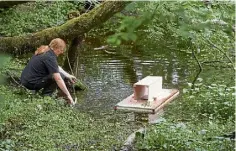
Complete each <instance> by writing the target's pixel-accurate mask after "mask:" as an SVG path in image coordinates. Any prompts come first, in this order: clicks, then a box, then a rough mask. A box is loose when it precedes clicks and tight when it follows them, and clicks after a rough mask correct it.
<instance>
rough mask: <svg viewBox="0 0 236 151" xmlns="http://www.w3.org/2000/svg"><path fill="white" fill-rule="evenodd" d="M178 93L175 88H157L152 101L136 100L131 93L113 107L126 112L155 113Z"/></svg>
mask: <svg viewBox="0 0 236 151" xmlns="http://www.w3.org/2000/svg"><path fill="white" fill-rule="evenodd" d="M178 95H179V90H177V89H161V90H160V89H159V90H158V91H157V93H156V97H155V99H154V100H153V101H147V99H137V100H136V99H135V96H134V94H132V95H130V96H129V97H127V98H125V99H124V100H123V101H121V102H119V103H118V104H117V105H115V107H114V109H115V110H123V111H127V112H130V111H132V112H138V113H147V114H155V113H157V112H158V111H160V110H161V109H162V108H163V107H164V106H165V105H166V104H167V103H169V102H171V101H172V100H173V99H175V98H176V97H177V96H178Z"/></svg>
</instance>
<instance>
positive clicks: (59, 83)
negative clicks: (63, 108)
mask: <svg viewBox="0 0 236 151" xmlns="http://www.w3.org/2000/svg"><path fill="white" fill-rule="evenodd" d="M65 49H66V43H65V41H64V40H62V39H60V38H56V39H53V40H52V41H51V42H50V44H49V45H48V46H44V45H43V46H41V47H39V48H38V49H37V50H36V51H35V54H34V56H33V57H32V58H31V59H30V61H29V62H28V64H27V65H26V67H25V68H24V70H23V72H22V74H21V84H22V85H23V86H25V87H26V88H27V89H29V90H36V91H38V90H40V89H43V91H42V93H43V95H47V96H51V95H52V93H53V92H54V91H55V90H56V88H57V87H59V88H60V89H61V91H62V92H63V93H64V95H65V96H66V98H67V101H68V102H67V103H68V104H70V105H74V104H75V103H76V102H74V100H73V98H72V97H71V94H70V92H69V91H68V88H67V86H66V84H65V81H64V80H65V79H68V80H69V81H71V82H72V83H74V82H75V80H76V78H75V77H74V76H72V75H70V74H69V73H67V72H66V71H64V70H63V69H62V68H61V67H59V66H58V63H57V57H58V56H59V55H61V54H63V53H64V51H65Z"/></svg>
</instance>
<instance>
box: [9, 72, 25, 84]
mask: <svg viewBox="0 0 236 151" xmlns="http://www.w3.org/2000/svg"><path fill="white" fill-rule="evenodd" d="M6 73H7V74H8V75H9V76H10V78H11V79H12V80H13V81H14V82H15V83H16V84H17V85H19V86H22V85H21V84H20V83H19V82H17V81H16V79H15V78H14V77H13V76H12V75H11V72H10V71H6Z"/></svg>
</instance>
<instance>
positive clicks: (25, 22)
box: [0, 1, 76, 36]
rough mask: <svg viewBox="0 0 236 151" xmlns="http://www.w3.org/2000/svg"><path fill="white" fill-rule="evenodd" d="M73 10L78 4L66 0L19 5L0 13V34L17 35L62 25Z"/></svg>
mask: <svg viewBox="0 0 236 151" xmlns="http://www.w3.org/2000/svg"><path fill="white" fill-rule="evenodd" d="M72 10H76V6H75V5H73V4H72V3H70V2H64V1H58V2H57V1H52V2H45V1H36V2H29V3H27V4H22V5H17V6H15V7H13V8H10V9H9V10H6V11H3V12H2V13H0V22H1V25H0V31H1V33H0V34H1V35H3V36H17V35H23V34H29V33H33V32H36V31H40V30H42V29H45V28H49V27H53V26H58V25H61V24H63V23H64V22H65V21H66V20H67V14H68V12H69V11H72Z"/></svg>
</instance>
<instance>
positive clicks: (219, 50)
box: [206, 39, 235, 70]
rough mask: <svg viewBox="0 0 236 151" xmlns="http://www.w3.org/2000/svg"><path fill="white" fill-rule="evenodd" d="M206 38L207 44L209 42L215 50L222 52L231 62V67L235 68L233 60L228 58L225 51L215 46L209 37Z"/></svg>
mask: <svg viewBox="0 0 236 151" xmlns="http://www.w3.org/2000/svg"><path fill="white" fill-rule="evenodd" d="M206 40H207V42H208V43H209V44H211V45H212V46H213V47H214V48H216V49H217V50H219V51H220V52H221V53H223V54H224V55H225V56H226V58H227V59H228V60H229V61H230V62H231V63H232V66H233V68H234V70H235V67H234V63H233V61H232V60H231V59H230V58H229V56H228V55H227V53H226V52H224V51H223V50H222V49H221V48H219V47H218V46H216V45H215V44H213V43H212V42H211V41H210V40H209V39H206Z"/></svg>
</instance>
